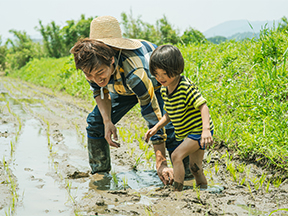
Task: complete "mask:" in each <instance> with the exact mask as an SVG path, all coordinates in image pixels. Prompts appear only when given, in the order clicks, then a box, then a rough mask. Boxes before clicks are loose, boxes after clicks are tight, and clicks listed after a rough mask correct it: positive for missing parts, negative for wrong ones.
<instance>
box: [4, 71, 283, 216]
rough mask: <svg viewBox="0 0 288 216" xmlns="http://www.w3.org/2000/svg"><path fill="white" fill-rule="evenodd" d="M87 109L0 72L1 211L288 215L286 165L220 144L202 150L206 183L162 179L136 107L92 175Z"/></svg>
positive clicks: (74, 100)
mask: <svg viewBox="0 0 288 216" xmlns="http://www.w3.org/2000/svg"><path fill="white" fill-rule="evenodd" d="M87 87H88V86H87ZM92 109H93V103H92V102H91V101H90V102H88V101H82V100H79V99H77V98H74V97H70V96H68V95H65V94H62V93H58V92H53V91H51V90H48V89H45V88H41V87H37V86H34V85H31V84H28V83H24V82H22V81H20V80H15V79H10V78H7V77H3V76H2V77H0V146H1V148H0V152H1V155H2V158H1V159H2V162H1V163H0V183H1V184H0V215H5V214H6V215H269V214H270V213H271V212H272V211H276V210H278V211H277V212H275V213H273V214H272V215H288V212H287V208H288V196H287V194H288V180H287V172H284V171H283V170H282V171H281V170H271V169H270V170H268V169H266V168H264V167H263V166H258V165H257V163H253V161H241V159H240V158H239V157H238V156H237V154H236V153H233V152H232V151H231V150H229V149H227V148H226V147H225V146H224V145H222V144H219V143H218V144H217V145H216V147H215V148H214V149H212V150H209V151H206V153H205V159H204V161H203V165H204V170H205V174H206V177H207V180H208V184H209V187H208V189H207V190H202V189H201V190H200V189H197V188H195V181H194V180H193V179H190V180H189V179H187V180H185V182H184V190H183V191H182V192H174V191H173V190H172V187H171V186H164V185H163V184H162V182H161V181H160V180H159V178H158V176H157V174H156V172H155V161H154V158H153V154H152V155H151V152H153V148H152V146H151V145H147V146H143V145H144V144H143V142H142V141H141V139H142V140H143V135H144V132H145V130H146V127H145V122H144V121H143V120H142V119H141V117H140V116H139V114H137V113H139V112H138V110H137V109H138V108H135V110H133V111H131V112H130V113H128V114H127V115H126V116H125V117H124V118H123V119H122V120H121V121H120V122H119V123H118V124H117V128H118V132H119V135H120V136H121V139H120V142H121V147H120V148H119V149H115V148H111V159H112V171H111V172H110V173H109V174H96V175H91V174H90V168H89V164H88V155H87V146H86V132H85V127H86V121H85V119H86V116H87V115H88V113H89V112H90V111H91V110H92ZM149 152H150V153H149ZM285 208H286V211H285ZM281 209H282V210H281Z"/></svg>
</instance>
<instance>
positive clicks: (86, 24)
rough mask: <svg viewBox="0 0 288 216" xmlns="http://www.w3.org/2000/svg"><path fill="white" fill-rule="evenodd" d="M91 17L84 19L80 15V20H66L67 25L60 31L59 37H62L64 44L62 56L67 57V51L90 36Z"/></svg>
mask: <svg viewBox="0 0 288 216" xmlns="http://www.w3.org/2000/svg"><path fill="white" fill-rule="evenodd" d="M92 20H93V17H89V18H87V19H86V18H85V15H84V14H82V15H81V18H80V20H78V21H74V20H68V21H66V23H67V25H66V26H64V27H63V28H62V29H61V30H60V35H61V36H62V37H63V41H64V44H65V48H64V49H65V53H64V55H69V50H70V49H71V48H72V47H73V46H74V44H75V43H76V42H77V41H78V40H79V39H81V38H87V37H89V34H90V23H91V21H92Z"/></svg>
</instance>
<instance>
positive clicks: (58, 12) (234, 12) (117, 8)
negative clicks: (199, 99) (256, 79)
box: [0, 0, 288, 39]
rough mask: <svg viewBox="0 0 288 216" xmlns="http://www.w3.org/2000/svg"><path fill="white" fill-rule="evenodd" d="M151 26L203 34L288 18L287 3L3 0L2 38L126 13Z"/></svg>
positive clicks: (254, 0)
mask: <svg viewBox="0 0 288 216" xmlns="http://www.w3.org/2000/svg"><path fill="white" fill-rule="evenodd" d="M131 11H132V15H133V17H134V18H137V17H139V16H140V19H141V20H142V21H144V22H147V23H149V24H153V25H155V24H156V21H157V20H159V19H161V18H163V16H164V15H165V16H166V18H167V19H168V22H169V23H170V24H171V25H172V26H173V28H175V29H178V30H179V31H180V32H183V31H184V30H186V29H188V28H189V27H192V28H194V29H197V30H199V31H201V32H205V31H206V30H208V29H210V28H212V27H214V26H216V25H218V24H221V23H223V22H226V21H230V20H247V21H268V20H279V19H281V18H282V17H283V16H286V17H288V0H198V1H196V0H173V1H172V0H142V1H140V0H103V1H99V0H77V1H76V0H0V35H1V36H2V39H5V38H9V37H12V34H11V33H9V30H10V29H14V30H17V31H20V30H21V31H26V33H27V34H28V35H30V36H31V37H32V38H37V37H38V38H41V36H40V33H39V32H38V31H36V30H35V26H39V20H41V21H42V23H43V24H44V25H47V24H48V23H50V22H51V21H55V23H56V24H57V25H60V26H64V25H65V22H66V21H67V20H79V19H80V16H81V14H84V15H85V17H86V18H88V17H91V16H92V17H95V16H103V15H110V16H114V17H116V18H117V19H118V20H119V21H121V13H122V12H125V13H126V14H130V12H131Z"/></svg>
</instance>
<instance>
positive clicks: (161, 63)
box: [149, 45, 184, 78]
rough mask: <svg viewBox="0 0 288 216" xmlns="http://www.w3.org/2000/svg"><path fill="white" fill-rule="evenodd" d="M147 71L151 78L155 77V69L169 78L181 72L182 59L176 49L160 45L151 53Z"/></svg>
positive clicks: (182, 66)
mask: <svg viewBox="0 0 288 216" xmlns="http://www.w3.org/2000/svg"><path fill="white" fill-rule="evenodd" d="M149 69H150V72H151V74H152V75H153V76H155V72H156V69H162V70H164V71H166V73H167V75H168V77H169V78H171V77H174V76H176V75H179V74H181V73H182V72H183V70H184V59H183V56H182V54H181V52H180V50H179V49H178V48H177V47H175V46H172V45H162V46H159V47H157V48H156V49H155V50H154V51H153V53H152V55H151V57H150V63H149Z"/></svg>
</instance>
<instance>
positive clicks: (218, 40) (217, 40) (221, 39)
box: [207, 36, 227, 44]
mask: <svg viewBox="0 0 288 216" xmlns="http://www.w3.org/2000/svg"><path fill="white" fill-rule="evenodd" d="M207 40H208V41H210V42H212V43H214V44H220V43H222V42H225V41H227V38H226V37H223V36H215V37H210V38H207Z"/></svg>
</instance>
